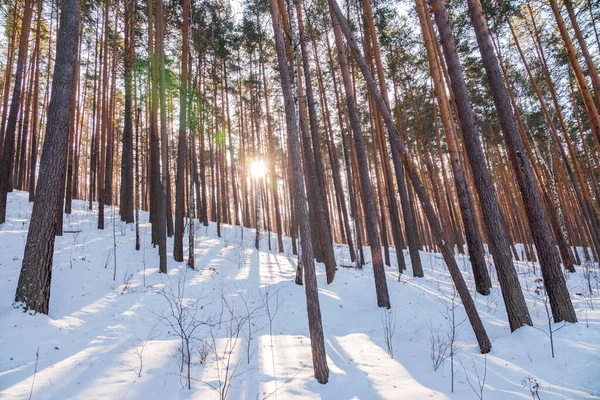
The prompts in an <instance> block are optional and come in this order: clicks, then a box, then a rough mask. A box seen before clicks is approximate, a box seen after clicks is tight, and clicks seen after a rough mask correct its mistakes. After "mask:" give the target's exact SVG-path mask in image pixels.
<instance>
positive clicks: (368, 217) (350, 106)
mask: <svg viewBox="0 0 600 400" xmlns="http://www.w3.org/2000/svg"><path fill="white" fill-rule="evenodd" d="M330 4H331V3H330ZM330 14H331V18H332V20H333V30H334V34H335V43H336V48H337V55H338V61H339V64H340V69H341V72H342V80H343V83H344V89H345V91H346V107H347V110H348V116H349V118H350V125H351V128H352V133H353V138H354V149H355V150H356V157H357V160H358V165H359V175H360V183H361V187H362V194H363V196H362V200H363V212H364V213H365V224H366V227H367V232H368V239H369V246H370V248H371V260H372V261H371V262H372V264H373V274H374V277H375V291H376V295H377V305H378V306H379V307H384V308H390V307H391V304H390V298H389V294H388V288H387V281H386V277H385V269H384V265H383V258H382V254H381V245H380V242H379V233H378V232H377V214H376V210H375V203H374V197H373V192H372V189H371V178H370V176H369V161H368V159H367V150H366V148H365V143H364V140H363V134H362V128H361V126H360V120H359V118H358V110H357V105H356V99H355V98H354V91H353V89H352V82H351V81H350V73H349V71H348V61H347V60H346V55H345V54H344V45H343V43H342V32H341V30H340V24H339V23H337V18H336V16H335V14H334V12H333V11H332V10H331V7H330Z"/></svg>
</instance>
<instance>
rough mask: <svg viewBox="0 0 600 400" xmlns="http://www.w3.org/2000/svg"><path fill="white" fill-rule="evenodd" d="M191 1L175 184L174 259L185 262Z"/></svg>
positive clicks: (186, 25) (184, 44) (183, 54)
mask: <svg viewBox="0 0 600 400" xmlns="http://www.w3.org/2000/svg"><path fill="white" fill-rule="evenodd" d="M189 9H190V1H189V0H184V1H183V24H182V26H181V34H182V47H181V82H180V89H179V143H178V145H177V177H176V183H175V238H174V242H173V243H174V244H173V258H174V259H175V261H179V262H181V261H183V231H184V221H183V214H184V208H185V188H184V186H185V182H184V176H185V170H186V168H185V159H186V153H187V146H186V141H187V133H186V128H187V126H186V124H187V119H186V118H187V117H186V112H187V96H188V89H187V83H188V82H187V81H188V52H189V42H188V31H189V12H190V10H189Z"/></svg>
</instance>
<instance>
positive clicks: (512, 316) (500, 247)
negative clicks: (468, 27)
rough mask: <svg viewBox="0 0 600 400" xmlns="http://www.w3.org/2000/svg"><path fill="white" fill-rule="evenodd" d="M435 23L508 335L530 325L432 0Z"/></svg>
mask: <svg viewBox="0 0 600 400" xmlns="http://www.w3.org/2000/svg"><path fill="white" fill-rule="evenodd" d="M432 7H433V12H434V15H435V21H436V24H437V26H438V29H439V32H440V38H441V42H442V48H443V51H444V58H445V59H446V65H447V68H448V74H449V75H450V84H451V86H452V92H453V93H454V100H455V102H456V108H457V114H458V118H459V121H460V124H461V128H462V134H463V144H464V146H465V148H466V150H467V157H468V159H469V163H470V164H471V171H472V172H473V181H474V183H475V189H476V190H477V194H478V195H479V204H480V207H481V211H482V214H483V225H484V228H485V232H486V236H487V239H488V245H489V247H490V252H491V253H492V257H493V258H494V264H495V266H496V272H497V274H498V282H499V283H500V288H501V290H502V296H503V298H504V305H505V307H506V313H507V315H508V322H509V325H510V328H511V330H512V331H514V330H515V329H518V328H520V327H521V326H523V325H531V324H532V322H531V317H530V315H529V311H528V310H527V303H526V302H525V298H524V296H523V291H522V290H521V285H520V284H519V278H518V276H517V272H516V270H515V267H514V265H513V261H512V257H511V253H510V243H509V241H508V237H507V235H506V231H505V228H504V224H503V222H502V216H501V214H500V208H499V206H498V201H497V199H496V190H495V188H494V184H493V182H492V179H491V177H490V173H489V171H488V169H487V166H486V161H485V155H484V154H483V148H482V146H481V142H480V140H479V134H478V128H477V124H476V121H475V115H474V113H473V109H472V108H471V102H470V101H469V92H468V90H467V85H466V83H465V79H464V75H463V70H462V67H461V64H460V60H459V58H458V51H457V50H456V43H455V42H454V36H453V35H452V27H451V25H450V20H449V18H448V12H447V11H446V6H445V4H444V0H432Z"/></svg>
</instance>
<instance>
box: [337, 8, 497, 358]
mask: <svg viewBox="0 0 600 400" xmlns="http://www.w3.org/2000/svg"><path fill="white" fill-rule="evenodd" d="M329 6H330V7H329V9H330V14H331V16H332V20H333V26H334V33H335V32H338V37H339V36H340V35H339V33H340V32H339V31H340V28H341V30H342V31H343V33H344V36H346V41H347V43H348V45H349V46H350V49H351V52H352V55H353V57H354V59H355V61H356V62H357V64H358V66H359V68H360V70H361V72H362V75H363V77H364V78H365V80H366V82H367V88H368V90H369V93H370V94H371V96H372V97H373V99H374V100H375V101H376V104H377V107H378V108H379V112H381V115H382V117H383V120H384V122H385V124H386V127H387V129H388V133H389V134H390V135H397V136H398V138H399V137H400V134H399V132H398V128H397V127H396V126H395V124H394V123H393V121H392V116H391V113H390V111H389V109H388V108H387V107H386V105H385V102H384V100H383V98H382V96H381V93H380V92H379V90H378V89H377V84H376V83H375V80H374V79H373V76H372V75H371V73H370V71H369V67H368V66H367V63H366V62H365V60H364V58H363V57H362V55H361V54H360V50H359V48H358V45H357V43H356V39H355V38H354V37H353V36H352V32H351V31H350V27H349V26H348V22H347V21H346V20H345V18H344V15H343V14H342V11H341V10H340V8H339V6H338V4H337V2H336V1H335V0H329ZM339 41H340V42H341V37H339ZM340 44H341V43H340ZM340 50H343V49H342V48H341V46H340ZM340 54H342V55H343V53H340V52H339V51H338V55H340ZM340 64H342V63H340ZM344 64H345V63H344ZM397 144H398V145H399V149H398V150H399V152H400V154H401V156H402V162H403V164H404V167H405V168H406V171H407V173H408V175H409V177H410V179H411V182H412V184H413V188H414V189H415V192H416V194H417V196H418V197H419V200H420V201H421V205H422V207H423V211H424V212H425V214H426V216H427V219H428V221H429V225H430V226H431V228H432V229H433V230H434V234H435V237H436V240H437V244H438V246H439V247H440V249H441V251H442V256H443V257H444V261H445V262H446V265H447V266H448V271H449V272H450V275H451V277H452V280H453V281H454V285H455V287H456V290H457V292H458V294H459V296H460V298H461V301H462V303H463V306H464V307H465V310H466V313H467V317H468V318H469V321H470V323H471V327H472V328H473V332H474V333H475V336H476V338H477V341H478V343H479V349H480V350H481V352H482V353H488V352H489V351H490V349H491V347H492V345H491V342H490V340H489V338H488V336H487V333H486V331H485V328H484V326H483V323H482V322H481V319H480V317H479V314H478V312H477V308H476V307H475V303H474V302H473V298H472V297H471V294H470V293H469V289H468V287H467V285H466V283H465V281H464V278H463V277H462V275H461V273H460V270H459V268H458V265H457V263H456V260H455V259H454V254H453V252H452V250H451V249H450V247H449V245H448V241H447V240H446V238H445V236H444V234H443V232H442V227H441V225H440V222H439V219H438V218H437V216H436V215H435V211H434V210H433V207H432V206H431V202H430V201H429V198H428V197H427V194H426V192H425V187H424V186H423V183H422V182H421V178H420V177H419V175H418V173H417V171H416V169H415V166H414V164H413V161H412V159H411V157H410V155H409V154H408V151H407V150H406V147H405V145H404V143H403V142H402V140H400V139H398V141H397Z"/></svg>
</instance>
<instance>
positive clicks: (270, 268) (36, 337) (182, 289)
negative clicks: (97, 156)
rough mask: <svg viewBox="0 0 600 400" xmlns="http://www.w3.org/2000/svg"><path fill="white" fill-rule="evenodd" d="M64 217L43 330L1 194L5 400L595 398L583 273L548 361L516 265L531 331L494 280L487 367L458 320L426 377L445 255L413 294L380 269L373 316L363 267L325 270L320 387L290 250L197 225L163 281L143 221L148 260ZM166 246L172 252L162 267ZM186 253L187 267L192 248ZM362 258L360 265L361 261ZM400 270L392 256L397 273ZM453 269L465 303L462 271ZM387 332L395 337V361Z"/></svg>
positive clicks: (530, 293)
mask: <svg viewBox="0 0 600 400" xmlns="http://www.w3.org/2000/svg"><path fill="white" fill-rule="evenodd" d="M73 210H74V212H73V214H71V215H65V220H64V229H65V234H64V236H62V237H59V238H57V241H56V251H55V258H54V269H53V274H52V290H51V300H50V315H48V316H45V315H34V316H32V315H29V314H25V313H23V312H22V311H21V310H18V309H14V308H13V307H12V301H13V297H14V292H15V286H16V284H17V280H18V276H19V269H20V267H21V260H22V257H23V250H24V246H25V241H26V237H27V229H28V219H29V215H30V212H31V205H30V204H29V203H28V202H27V194H26V193H23V192H15V193H12V194H9V201H8V219H7V222H6V223H5V224H3V225H1V226H0V228H1V230H0V398H5V399H28V398H32V399H60V400H62V399H86V400H92V399H121V398H126V399H138V398H139V399H142V398H143V399H179V398H182V399H183V398H185V399H187V398H193V399H212V398H215V399H218V398H220V395H221V394H227V398H228V399H252V400H254V399H264V398H272V399H281V400H283V399H298V398H303V399H304V398H307V399H311V398H323V399H342V400H346V399H348V400H349V399H380V398H381V399H429V398H441V399H443V398H455V399H468V398H473V399H477V398H478V397H479V396H478V395H480V391H479V389H478V388H479V386H480V384H482V383H483V381H485V385H484V387H483V398H485V399H518V398H522V399H530V398H532V393H531V391H530V389H529V387H531V388H532V389H531V390H533V391H535V390H536V388H535V385H539V389H537V391H538V394H539V397H540V398H541V399H544V400H546V399H567V398H568V399H586V398H595V397H598V396H600V312H599V311H597V310H598V309H599V308H600V296H599V295H598V293H599V285H600V273H599V271H598V269H597V267H596V268H594V269H592V270H591V274H590V284H591V286H592V289H593V293H594V295H593V297H592V298H591V299H590V296H589V289H588V282H587V280H586V278H585V276H586V274H585V273H584V268H583V267H579V268H578V272H577V273H575V274H570V275H568V276H567V282H568V285H569V289H570V293H571V298H572V300H573V302H574V305H575V308H576V310H577V315H578V318H579V321H580V322H579V323H578V324H574V325H566V326H564V327H563V325H564V324H552V326H551V329H552V330H556V331H555V332H554V334H553V336H554V348H555V353H556V357H555V358H552V356H551V348H550V339H549V337H548V335H547V333H548V329H549V328H548V318H547V314H546V311H545V306H544V302H543V298H542V296H540V295H536V294H535V288H536V283H535V280H536V275H535V273H536V272H537V273H538V274H539V268H534V267H535V266H534V265H532V264H529V265H528V264H527V263H518V267H517V268H518V272H519V276H520V279H521V284H522V286H523V290H524V291H525V297H526V299H527V302H528V305H529V309H530V312H531V315H532V318H533V319H534V323H535V328H530V327H527V328H521V329H519V330H517V331H516V332H515V333H513V334H511V333H510V330H509V327H508V323H507V321H506V313H505V310H504V305H503V302H502V296H501V294H500V292H499V289H498V288H497V281H496V280H495V276H494V283H495V288H494V289H493V291H492V294H491V295H490V296H487V297H483V296H479V295H477V296H476V297H475V301H476V303H477V307H478V309H479V312H480V315H481V317H482V319H483V322H484V325H485V327H486V328H487V331H488V334H489V336H490V339H491V340H492V345H493V348H492V351H491V353H489V354H488V355H487V356H483V355H481V354H479V352H478V348H477V344H476V341H475V338H474V335H473V333H472V330H471V328H470V326H469V325H468V321H464V320H465V314H464V310H463V308H462V306H457V307H456V308H455V322H456V325H457V333H456V340H455V343H454V347H455V350H454V352H455V355H454V362H453V363H452V362H451V360H450V358H447V359H445V360H443V361H441V365H440V366H439V368H438V369H437V371H435V370H434V367H433V362H432V353H433V354H434V353H436V352H435V351H432V350H431V348H432V345H431V342H432V338H437V339H439V342H440V343H441V344H440V346H436V347H437V348H439V347H444V345H445V344H446V342H447V337H448V335H449V334H450V325H451V324H449V323H448V320H449V317H450V316H451V309H452V306H451V304H452V298H453V290H452V284H451V281H450V277H449V274H448V273H447V271H446V270H445V267H444V263H443V261H442V259H441V256H440V255H438V254H431V253H425V252H422V253H421V257H422V260H423V264H424V269H425V275H426V277H425V278H421V279H413V278H412V277H411V274H410V271H408V273H406V274H405V275H403V276H402V277H401V279H400V281H398V273H397V272H396V269H395V268H393V267H386V268H387V277H388V287H389V291H390V296H391V301H392V309H391V310H390V311H385V310H382V309H379V308H378V307H377V305H376V301H375V288H374V283H373V276H372V268H371V266H370V265H367V266H366V267H365V268H364V269H363V270H356V269H352V268H345V267H339V268H338V270H337V273H336V277H335V281H334V282H333V283H332V284H331V285H327V284H326V282H325V274H324V268H323V266H322V265H320V264H319V265H318V266H317V269H318V280H319V288H320V289H319V290H320V302H321V309H322V316H323V328H324V333H325V342H326V351H327V361H328V364H329V368H330V376H329V383H327V384H326V385H321V384H319V383H317V382H316V381H315V380H314V378H313V376H312V362H311V353H310V344H309V339H308V325H307V316H306V302H305V297H304V289H303V287H301V286H297V285H296V284H294V282H293V278H294V274H295V265H296V264H295V259H294V258H292V257H291V255H290V254H291V246H290V242H289V241H286V242H285V247H286V254H285V255H283V254H282V255H280V254H277V253H276V252H275V251H269V250H268V238H267V237H264V238H263V240H262V242H261V251H260V252H258V251H256V250H255V249H254V247H253V239H254V237H253V232H252V231H251V230H244V232H243V238H242V230H241V228H239V227H230V226H225V227H223V229H222V237H221V238H218V237H217V236H216V226H215V225H213V224H211V225H210V226H209V227H208V228H206V227H201V226H198V227H197V236H196V243H195V246H196V250H195V254H196V271H191V270H187V269H186V264H185V262H181V263H178V262H175V261H174V260H173V258H172V257H171V256H170V255H169V274H168V275H161V274H159V273H158V254H157V253H158V252H157V249H156V248H153V247H152V246H151V245H150V225H149V224H148V222H147V221H148V214H147V213H140V215H141V220H142V222H143V224H142V226H141V242H142V245H141V246H142V247H141V249H140V250H139V251H136V250H135V248H134V243H135V231H134V225H133V224H131V225H125V224H123V223H121V222H120V221H119V218H118V212H117V216H116V218H115V220H116V224H115V225H114V226H113V211H111V209H110V208H107V211H106V214H105V215H106V224H105V226H106V229H105V230H104V231H100V230H97V229H96V223H97V222H96V221H97V219H96V218H97V216H96V211H89V210H88V209H87V204H85V203H84V202H81V201H75V202H74V204H73ZM113 228H114V229H113ZM114 238H116V243H117V249H116V280H113V275H114V264H115V263H114V258H113V239H114ZM172 244H173V242H172V240H171V239H169V240H168V251H169V253H170V252H171V251H172ZM184 246H185V255H186V259H187V233H186V237H185V242H184ZM272 246H273V249H275V248H276V238H275V237H273V239H272ZM365 253H366V257H367V259H369V255H368V254H369V253H368V249H367V248H365ZM337 257H338V263H341V264H344V265H348V264H350V263H349V260H348V258H349V256H348V254H347V250H346V249H345V248H344V247H342V246H339V247H338V248H337ZM405 257H406V259H407V262H409V261H410V260H409V258H408V256H405ZM394 258H395V254H393V253H392V261H393V262H392V265H395V262H394V261H395V259H394ZM457 260H458V262H459V265H460V266H461V268H462V269H463V273H464V276H465V278H466V279H467V281H468V284H469V286H470V287H471V288H472V292H473V294H475V292H474V290H473V287H474V284H473V281H472V276H471V273H470V271H469V268H470V266H469V262H468V260H466V259H465V258H464V256H457ZM409 268H410V267H409ZM582 294H583V296H582ZM180 298H181V299H183V300H181V301H180V300H179V299H180ZM170 305H172V306H173V307H172V308H171V306H170ZM592 306H593V307H592ZM171 310H174V311H175V312H174V313H171ZM181 310H182V311H181ZM179 315H181V317H182V318H179V319H183V320H184V321H183V325H184V326H185V327H186V328H184V331H186V332H187V331H189V330H190V329H191V328H192V327H196V326H197V328H196V330H195V332H194V334H193V335H191V342H190V350H191V354H192V358H191V366H190V376H191V390H188V389H187V388H184V387H183V386H184V385H185V377H186V374H187V366H185V368H183V372H182V368H181V364H180V362H181V358H182V356H181V344H182V343H185V341H183V342H182V339H181V337H180V335H178V333H177V331H178V330H179V328H178V319H177V316H179ZM386 321H387V322H388V323H387V326H391V328H392V330H394V334H393V337H392V338H391V343H392V346H393V358H392V357H390V355H389V354H388V348H387V345H386V338H385V335H384V326H385V325H386V323H385V322H386ZM236 337H237V339H236ZM452 365H453V366H454V368H453V370H454V392H453V393H452V392H451V380H452V378H451V376H452V368H451V366H452ZM478 377H479V378H478ZM471 386H472V387H473V388H474V389H475V390H474V389H472V388H471ZM476 392H477V394H476ZM30 396H31V397H30Z"/></svg>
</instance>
